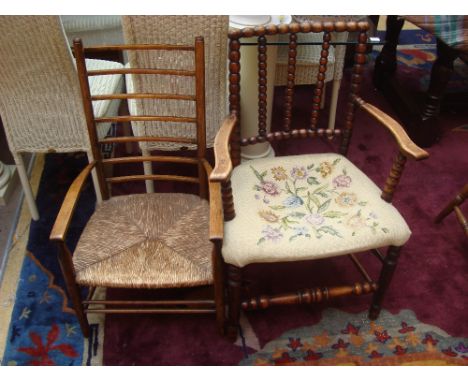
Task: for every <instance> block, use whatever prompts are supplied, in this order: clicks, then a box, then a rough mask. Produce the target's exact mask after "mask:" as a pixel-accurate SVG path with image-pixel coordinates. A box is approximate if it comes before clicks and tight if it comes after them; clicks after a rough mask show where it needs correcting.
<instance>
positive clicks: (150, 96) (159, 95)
mask: <svg viewBox="0 0 468 382" xmlns="http://www.w3.org/2000/svg"><path fill="white" fill-rule="evenodd" d="M108 99H110V100H113V99H173V100H179V101H196V99H197V98H196V97H195V96H194V95H183V94H169V93H168V94H164V93H128V94H126V93H121V94H100V95H95V96H91V100H92V101H102V100H108Z"/></svg>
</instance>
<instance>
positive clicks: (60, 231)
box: [49, 161, 96, 242]
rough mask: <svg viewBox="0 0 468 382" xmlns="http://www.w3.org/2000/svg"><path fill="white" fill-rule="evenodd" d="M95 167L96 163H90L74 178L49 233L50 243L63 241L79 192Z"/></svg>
mask: <svg viewBox="0 0 468 382" xmlns="http://www.w3.org/2000/svg"><path fill="white" fill-rule="evenodd" d="M95 165H96V162H94V161H93V162H91V163H90V164H88V165H87V166H86V167H85V168H84V169H83V171H81V173H80V174H79V175H78V176H77V177H76V178H75V180H74V181H73V183H72V185H71V186H70V188H69V189H68V191H67V194H66V195H65V199H64V200H63V203H62V206H61V207H60V211H59V213H58V215H57V218H56V219H55V224H54V226H53V228H52V232H51V233H50V236H49V238H50V240H52V241H62V242H63V241H65V235H66V234H67V231H68V226H69V225H70V221H71V217H72V215H73V212H74V211H75V207H76V204H77V202H78V198H79V196H80V194H81V190H82V188H83V185H84V183H85V181H86V178H87V177H88V175H89V173H90V172H91V170H92V169H93V168H94V166H95Z"/></svg>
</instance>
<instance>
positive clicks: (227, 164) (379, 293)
mask: <svg viewBox="0 0 468 382" xmlns="http://www.w3.org/2000/svg"><path fill="white" fill-rule="evenodd" d="M367 30H368V23H367V22H342V21H338V22H305V23H300V24H297V23H292V24H281V25H278V26H276V25H268V26H260V27H256V28H245V29H242V30H239V29H231V30H230V31H229V82H230V85H229V101H230V115H229V116H228V117H227V118H226V120H225V121H224V123H223V124H222V126H221V128H220V131H219V133H218V135H217V137H216V140H215V158H216V164H215V168H214V170H213V172H212V173H211V176H210V181H211V182H212V183H215V184H219V185H221V189H222V200H223V213H224V220H225V221H229V220H232V219H233V218H234V217H235V215H236V212H235V207H234V200H233V194H232V189H231V182H230V176H231V173H232V170H233V168H234V167H235V166H237V165H239V164H240V148H241V146H247V145H251V144H256V143H261V142H266V141H268V142H273V141H282V140H288V139H292V138H294V139H296V138H298V139H301V138H302V139H309V138H312V137H327V138H328V139H333V138H334V137H335V136H339V137H341V145H340V149H339V151H340V154H342V155H345V156H346V154H347V152H348V147H349V144H350V139H351V135H352V128H353V120H354V114H355V109H356V108H358V109H361V110H363V111H365V112H366V113H367V114H369V115H370V116H371V117H373V118H374V119H376V120H377V121H379V122H380V123H381V125H382V126H383V127H385V128H386V129H387V130H388V131H389V132H390V133H391V134H392V135H393V137H394V138H395V141H396V143H397V145H398V148H399V151H398V155H397V156H396V158H395V160H394V162H393V166H392V168H391V171H390V174H389V176H388V178H387V180H386V182H385V186H384V189H383V192H382V195H381V197H382V199H384V200H385V201H387V202H389V203H390V202H391V201H392V197H393V195H394V192H395V189H396V187H397V185H398V182H399V179H400V177H401V175H402V172H403V169H404V165H405V162H406V160H407V158H411V159H414V160H421V159H424V158H427V157H428V153H427V152H425V151H424V150H422V149H421V148H419V147H418V146H416V145H415V144H414V143H413V142H412V141H411V140H410V138H409V137H408V135H407V134H406V132H405V130H404V129H403V127H402V126H401V125H400V124H399V123H398V122H396V121H395V120H394V119H393V118H391V117H390V116H388V115H387V114H385V113H384V112H382V111H380V110H379V109H377V108H376V107H374V106H372V105H370V104H368V103H367V102H365V101H363V100H362V99H361V98H360V97H359V95H358V93H359V88H360V84H361V81H362V74H363V70H364V64H365V62H366V56H365V53H366V49H367ZM333 31H336V32H344V31H347V32H356V33H357V35H358V42H357V44H356V53H355V64H354V67H353V72H352V83H351V91H350V95H349V99H348V103H347V112H346V117H345V118H346V124H345V128H344V129H334V130H329V129H327V130H325V129H318V128H317V122H318V117H319V111H320V103H321V97H322V95H323V88H324V78H325V71H326V65H327V55H328V48H329V46H330V33H331V32H333ZM299 32H301V33H308V32H324V37H323V44H322V54H321V59H320V69H319V74H318V78H317V85H316V87H315V90H314V97H313V99H312V113H311V119H310V125H309V127H308V128H302V129H291V110H292V100H293V95H294V73H295V64H296V61H295V56H296V47H297V42H296V40H297V37H296V34H297V33H299ZM279 33H280V34H286V33H287V34H289V35H290V40H289V41H290V42H289V63H288V84H287V86H286V90H285V100H286V101H285V104H284V120H283V131H277V132H271V133H267V130H266V110H267V108H266V86H267V84H266V70H267V68H266V54H267V50H266V46H267V45H268V44H267V40H266V36H268V35H275V34H279ZM253 36H255V37H257V38H258V73H259V80H258V83H259V96H258V100H259V109H258V110H259V124H258V135H256V136H253V137H250V138H243V139H241V136H240V121H239V116H240V74H239V73H240V47H241V45H242V42H241V39H242V38H247V37H253ZM223 235H224V229H223V222H222V221H219V220H218V224H217V225H216V226H214V225H213V227H212V228H211V240H212V241H213V242H214V243H215V244H216V248H218V250H220V249H221V248H222V243H223ZM400 251H401V247H396V246H390V247H389V248H388V252H387V255H386V256H385V257H384V256H383V255H382V254H381V253H380V252H379V250H378V249H374V250H372V251H371V253H372V254H374V255H375V256H376V257H377V258H378V259H379V260H380V261H381V262H382V263H383V267H382V270H381V273H380V277H379V279H378V281H374V280H372V279H371V277H370V276H369V274H368V273H367V272H366V270H365V269H364V267H363V266H362V265H361V264H360V263H359V262H358V260H357V259H356V257H355V256H354V255H353V254H350V255H349V256H350V257H351V260H352V261H353V263H354V264H355V265H356V266H357V268H358V270H359V271H360V273H361V274H362V275H363V277H364V282H356V283H355V284H353V285H344V286H335V287H321V288H312V289H307V290H305V291H299V292H297V293H289V294H280V295H274V296H266V295H262V296H257V297H251V298H248V299H244V300H242V301H241V284H242V268H239V267H237V266H234V265H231V264H228V271H227V273H228V275H227V279H228V312H229V313H228V319H227V320H228V322H227V335H228V336H229V337H230V338H231V339H234V338H236V336H237V331H238V325H239V317H240V309H241V308H243V309H258V308H266V307H269V306H274V305H283V304H302V303H313V302H320V301H323V300H328V299H331V298H335V297H339V296H345V295H351V294H354V295H361V294H365V293H373V294H374V297H373V300H372V304H371V307H370V311H369V317H370V318H371V319H376V318H377V317H378V315H379V312H380V310H381V304H382V300H383V298H384V294H385V291H386V289H387V288H388V285H389V283H390V280H391V278H392V275H393V272H394V270H395V267H396V264H397V260H398V257H399V254H400Z"/></svg>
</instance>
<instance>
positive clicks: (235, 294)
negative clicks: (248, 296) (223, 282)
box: [226, 265, 242, 342]
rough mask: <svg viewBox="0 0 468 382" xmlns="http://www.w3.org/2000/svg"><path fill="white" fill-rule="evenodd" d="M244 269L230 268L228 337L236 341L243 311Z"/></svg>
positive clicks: (230, 266)
mask: <svg viewBox="0 0 468 382" xmlns="http://www.w3.org/2000/svg"><path fill="white" fill-rule="evenodd" d="M241 285H242V269H241V268H238V267H236V266H234V265H229V266H228V320H227V328H226V336H227V337H228V339H229V340H231V341H233V342H234V341H235V340H236V339H237V334H238V332H239V320H240V310H241Z"/></svg>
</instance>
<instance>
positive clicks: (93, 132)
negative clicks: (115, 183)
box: [73, 38, 109, 200]
mask: <svg viewBox="0 0 468 382" xmlns="http://www.w3.org/2000/svg"><path fill="white" fill-rule="evenodd" d="M73 51H74V53H75V60H76V68H77V72H78V79H79V83H80V89H81V94H82V101H83V109H84V113H85V117H86V125H87V128H88V135H89V140H90V143H91V153H92V154H93V159H94V160H95V161H96V173H97V178H98V182H99V188H100V189H101V194H102V199H103V200H107V199H109V190H108V188H107V184H106V182H105V179H104V170H103V165H102V156H101V150H100V149H99V139H98V136H97V129H96V121H95V119H94V111H93V104H92V100H91V90H90V88H89V82H88V78H87V69H86V61H85V55H84V48H83V43H82V41H81V39H79V38H76V39H75V40H73Z"/></svg>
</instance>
